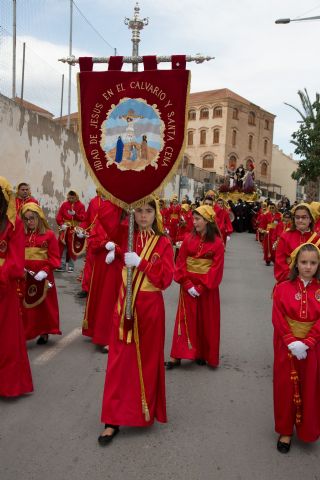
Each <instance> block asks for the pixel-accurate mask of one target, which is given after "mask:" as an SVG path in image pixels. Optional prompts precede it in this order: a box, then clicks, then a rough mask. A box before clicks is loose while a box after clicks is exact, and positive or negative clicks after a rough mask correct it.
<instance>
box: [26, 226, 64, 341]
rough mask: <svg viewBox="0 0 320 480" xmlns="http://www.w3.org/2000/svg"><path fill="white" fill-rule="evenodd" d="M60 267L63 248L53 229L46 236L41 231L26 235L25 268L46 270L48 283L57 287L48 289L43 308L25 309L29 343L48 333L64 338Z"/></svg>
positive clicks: (41, 305)
mask: <svg viewBox="0 0 320 480" xmlns="http://www.w3.org/2000/svg"><path fill="white" fill-rule="evenodd" d="M59 265H60V255H59V247H58V242H57V239H56V237H55V234H54V233H53V231H52V230H47V231H46V232H45V233H44V234H39V233H37V232H36V233H27V234H26V237H25V268H26V269H27V270H31V271H33V272H35V273H38V272H39V271H40V270H44V271H45V272H46V273H47V274H48V277H47V279H46V280H48V281H49V282H51V283H52V284H53V286H52V287H51V288H48V290H47V295H46V297H45V299H44V300H43V301H42V302H41V303H40V304H39V305H37V306H35V307H32V308H26V307H24V308H23V321H24V326H25V332H26V338H27V340H30V339H32V338H35V337H37V336H38V335H42V334H46V333H47V334H56V335H61V331H60V327H59V307H58V298H57V289H56V286H55V283H54V276H53V270H54V269H55V268H58V267H59ZM43 282H44V280H43ZM38 283H40V282H38ZM36 284H37V283H36Z"/></svg>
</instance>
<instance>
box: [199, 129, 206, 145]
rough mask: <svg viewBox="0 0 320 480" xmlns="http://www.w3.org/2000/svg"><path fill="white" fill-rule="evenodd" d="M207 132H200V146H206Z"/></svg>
mask: <svg viewBox="0 0 320 480" xmlns="http://www.w3.org/2000/svg"><path fill="white" fill-rule="evenodd" d="M206 137H207V132H206V131H205V130H201V131H200V145H205V144H206Z"/></svg>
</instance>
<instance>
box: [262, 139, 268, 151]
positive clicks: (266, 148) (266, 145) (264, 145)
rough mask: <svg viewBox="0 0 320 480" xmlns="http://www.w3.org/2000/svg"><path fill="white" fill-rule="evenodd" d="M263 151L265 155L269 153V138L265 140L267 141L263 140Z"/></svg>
mask: <svg viewBox="0 0 320 480" xmlns="http://www.w3.org/2000/svg"><path fill="white" fill-rule="evenodd" d="M263 153H264V154H265V155H267V153H268V140H265V141H264V142H263Z"/></svg>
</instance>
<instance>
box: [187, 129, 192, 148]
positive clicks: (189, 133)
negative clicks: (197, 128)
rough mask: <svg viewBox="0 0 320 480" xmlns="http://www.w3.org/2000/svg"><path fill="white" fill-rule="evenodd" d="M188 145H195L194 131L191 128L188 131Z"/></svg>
mask: <svg viewBox="0 0 320 480" xmlns="http://www.w3.org/2000/svg"><path fill="white" fill-rule="evenodd" d="M188 145H193V132H192V131H191V130H190V131H189V132H188Z"/></svg>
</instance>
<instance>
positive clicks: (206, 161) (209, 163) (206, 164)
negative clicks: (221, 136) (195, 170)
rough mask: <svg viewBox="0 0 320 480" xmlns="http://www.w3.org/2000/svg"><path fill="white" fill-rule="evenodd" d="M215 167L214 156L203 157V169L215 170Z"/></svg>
mask: <svg viewBox="0 0 320 480" xmlns="http://www.w3.org/2000/svg"><path fill="white" fill-rule="evenodd" d="M213 166H214V160H213V155H211V154H207V155H205V156H204V157H203V160H202V167H203V168H213Z"/></svg>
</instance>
